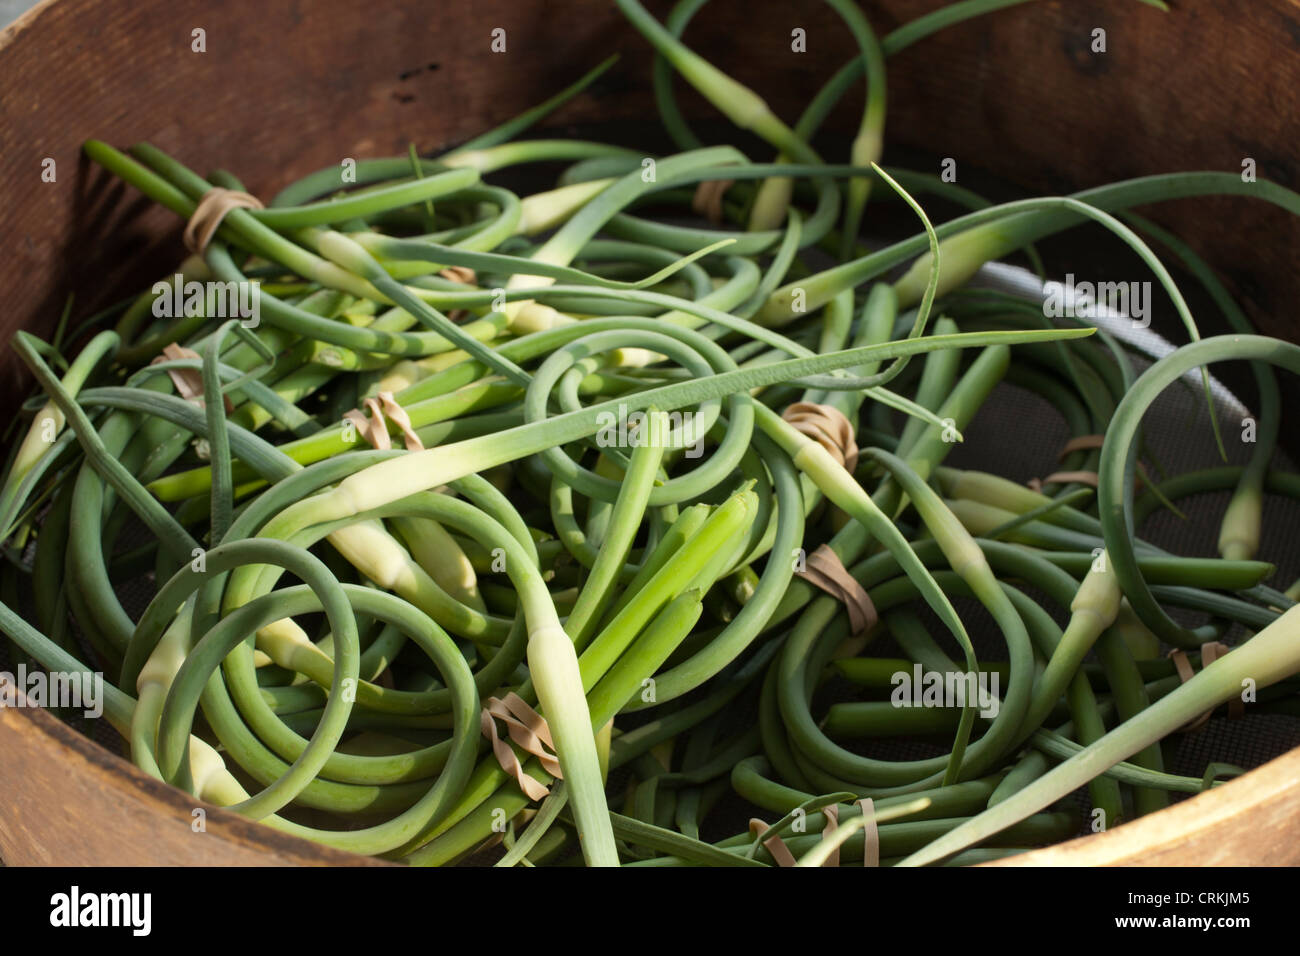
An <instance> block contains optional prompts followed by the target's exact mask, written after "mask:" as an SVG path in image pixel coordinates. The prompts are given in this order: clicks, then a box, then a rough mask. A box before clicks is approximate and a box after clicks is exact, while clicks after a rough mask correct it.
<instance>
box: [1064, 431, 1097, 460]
mask: <svg viewBox="0 0 1300 956" xmlns="http://www.w3.org/2000/svg"><path fill="white" fill-rule="evenodd" d="M1105 441H1106V436H1105V435H1080V436H1078V437H1077V438H1071V439H1070V440H1069V441H1067V442H1066V443H1065V447H1064V448H1062V449H1061V453H1060V454H1059V455H1057V456H1056V460H1057V461H1061V460H1062V459H1064V458H1065V456H1066V455H1068V454H1070V453H1071V452H1075V451H1091V450H1092V449H1094V448H1100V447H1101V446H1102V445H1103V444H1104V443H1105Z"/></svg>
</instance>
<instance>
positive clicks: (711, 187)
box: [691, 179, 736, 226]
mask: <svg viewBox="0 0 1300 956" xmlns="http://www.w3.org/2000/svg"><path fill="white" fill-rule="evenodd" d="M735 184H736V181H735V180H734V179H705V180H702V181H701V182H700V184H699V185H698V186H696V187H695V195H694V196H693V197H691V209H692V210H693V211H694V212H696V213H697V214H699V215H701V216H703V217H704V218H705V219H707V220H709V222H711V223H713V224H714V225H715V226H716V225H718V224H719V223H721V222H722V197H723V196H724V195H725V194H726V192H727V190H728V189H730V188H731V187H732V186H734V185H735Z"/></svg>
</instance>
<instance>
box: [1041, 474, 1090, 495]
mask: <svg viewBox="0 0 1300 956" xmlns="http://www.w3.org/2000/svg"><path fill="white" fill-rule="evenodd" d="M1026 484H1027V485H1028V486H1029V487H1030V489H1032V490H1033V491H1038V492H1041V491H1042V490H1043V485H1068V484H1077V485H1088V486H1090V487H1092V488H1096V487H1097V485H1098V484H1099V481H1098V477H1097V473H1096V472H1095V471H1054V472H1052V473H1051V474H1050V475H1048V476H1047V477H1046V478H1041V479H1040V478H1030V479H1029V481H1027V482H1026Z"/></svg>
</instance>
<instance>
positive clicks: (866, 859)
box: [858, 797, 880, 866]
mask: <svg viewBox="0 0 1300 956" xmlns="http://www.w3.org/2000/svg"><path fill="white" fill-rule="evenodd" d="M858 807H859V808H860V809H861V810H862V819H863V820H864V821H865V822H864V823H863V826H862V865H863V866H880V827H878V826H877V825H876V805H875V803H874V802H873V801H872V799H871V798H870V797H863V798H862V799H861V800H859V801H858Z"/></svg>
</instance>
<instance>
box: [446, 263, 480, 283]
mask: <svg viewBox="0 0 1300 956" xmlns="http://www.w3.org/2000/svg"><path fill="white" fill-rule="evenodd" d="M438 275H440V276H442V277H443V278H444V279H446V280H447V281H448V282H459V283H460V284H461V285H478V273H477V272H475V271H474V270H473V269H471V268H470V267H469V266H447V268H445V269H443V270H442V271H441V272H439V273H438Z"/></svg>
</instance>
